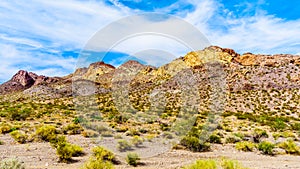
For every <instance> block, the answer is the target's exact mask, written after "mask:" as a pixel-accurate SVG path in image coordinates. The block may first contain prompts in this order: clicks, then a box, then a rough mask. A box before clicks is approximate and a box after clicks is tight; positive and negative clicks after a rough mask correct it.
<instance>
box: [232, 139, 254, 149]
mask: <svg viewBox="0 0 300 169" xmlns="http://www.w3.org/2000/svg"><path fill="white" fill-rule="evenodd" d="M235 148H236V149H237V150H241V151H253V150H254V148H255V144H254V143H252V142H250V141H242V142H238V143H236V145H235Z"/></svg>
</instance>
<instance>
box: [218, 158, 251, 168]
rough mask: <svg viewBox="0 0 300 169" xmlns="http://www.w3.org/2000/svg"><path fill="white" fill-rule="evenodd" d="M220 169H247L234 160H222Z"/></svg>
mask: <svg viewBox="0 0 300 169" xmlns="http://www.w3.org/2000/svg"><path fill="white" fill-rule="evenodd" d="M222 167H223V169H247V168H244V167H243V166H242V165H241V164H240V163H239V162H237V161H234V160H223V161H222Z"/></svg>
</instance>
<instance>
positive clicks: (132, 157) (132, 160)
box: [126, 153, 140, 166]
mask: <svg viewBox="0 0 300 169" xmlns="http://www.w3.org/2000/svg"><path fill="white" fill-rule="evenodd" d="M139 160H140V157H139V155H138V154H136V153H128V154H127V156H126V162H127V163H128V164H129V165H132V166H137V165H138V163H139Z"/></svg>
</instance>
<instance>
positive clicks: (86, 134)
mask: <svg viewBox="0 0 300 169" xmlns="http://www.w3.org/2000/svg"><path fill="white" fill-rule="evenodd" d="M81 135H82V136H83V137H87V138H91V137H98V136H99V133H98V132H96V131H94V130H84V131H83V132H81Z"/></svg>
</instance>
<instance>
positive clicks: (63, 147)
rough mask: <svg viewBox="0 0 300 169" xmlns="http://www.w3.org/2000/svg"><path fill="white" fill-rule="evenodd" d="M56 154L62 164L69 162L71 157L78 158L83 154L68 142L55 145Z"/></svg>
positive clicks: (81, 150) (78, 147) (79, 148)
mask: <svg viewBox="0 0 300 169" xmlns="http://www.w3.org/2000/svg"><path fill="white" fill-rule="evenodd" d="M56 154H57V155H58V157H59V160H60V161H62V162H67V161H70V160H71V158H72V157H77V156H80V155H82V154H84V153H83V148H82V147H80V146H78V145H75V144H71V143H68V142H61V143H59V144H58V145H57V148H56Z"/></svg>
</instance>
